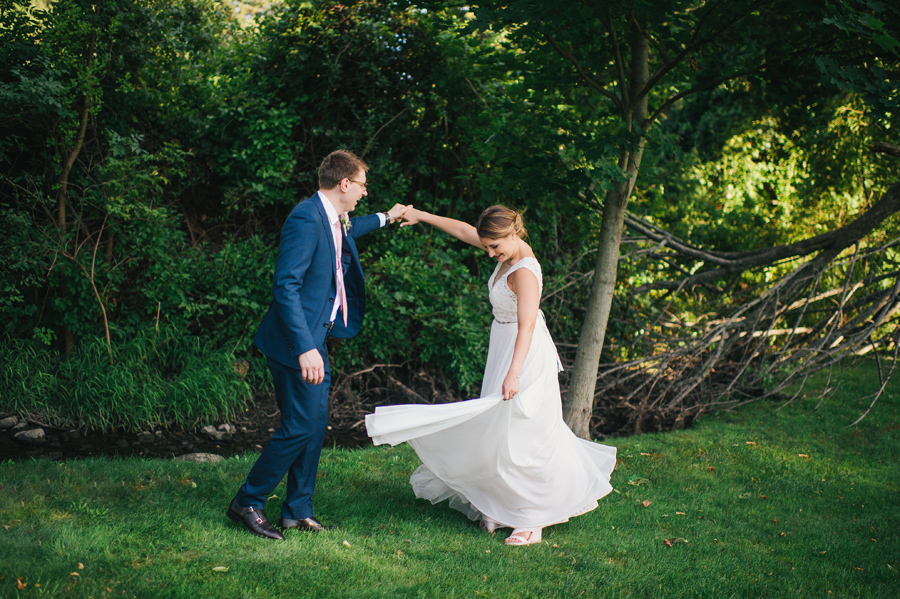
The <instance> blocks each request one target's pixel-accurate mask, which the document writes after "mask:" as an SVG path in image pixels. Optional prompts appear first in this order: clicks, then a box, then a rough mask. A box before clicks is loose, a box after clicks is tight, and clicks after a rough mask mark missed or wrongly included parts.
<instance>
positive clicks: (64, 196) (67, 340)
mask: <svg viewBox="0 0 900 599" xmlns="http://www.w3.org/2000/svg"><path fill="white" fill-rule="evenodd" d="M95 39H96V38H95V36H93V35H92V36H91V42H90V45H89V46H88V53H87V61H88V63H87V64H88V69H90V66H91V63H92V62H93V60H94V43H95ZM90 109H91V98H90V96H89V95H88V94H87V93H86V92H85V94H84V104H83V105H82V107H81V115H80V121H79V125H78V137H77V138H76V139H75V147H73V148H72V150H71V151H70V152H69V155H68V156H67V157H66V163H65V164H64V165H63V170H62V173H61V174H60V176H59V180H58V181H57V183H58V185H59V192H58V194H57V196H56V204H57V214H58V217H57V218H58V225H59V231H60V234H64V232H65V230H66V210H67V209H68V202H69V173H70V172H71V171H72V166H74V165H75V160H77V159H78V154H80V153H81V147H82V146H83V145H84V137H85V134H86V133H87V125H88V116H90ZM59 292H60V295H62V296H65V295H66V294H68V288H67V285H66V282H65V281H63V282H62V284H61V285H60V290H59ZM63 340H64V344H65V345H64V350H65V353H66V355H67V356H68V355H71V353H72V352H73V351H75V335H74V334H73V333H72V330H71V329H70V328H69V327H67V326H65V325H64V326H63Z"/></svg>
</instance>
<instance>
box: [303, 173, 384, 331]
mask: <svg viewBox="0 0 900 599" xmlns="http://www.w3.org/2000/svg"><path fill="white" fill-rule="evenodd" d="M316 193H317V194H318V195H319V201H321V202H322V207H323V208H325V214H326V215H327V216H328V226H329V228H330V229H331V237H332V240H333V241H334V247H335V248H337V246H338V243H339V242H340V241H341V240H340V239H338V235H340V234H341V230H340V228H335V226H334V223H336V222H338V220H340V218H339V217H338V213H337V211H336V210H335V209H334V205H333V204H332V203H331V202H330V201H329V200H328V198H326V197H325V196H324V195H323V194H322V192H321V191H319V192H316ZM378 220H380V221H381V226H382V227H383V226H384V224H385V222H386V221H387V219H386V218H385V217H384V214H382V213H380V212H379V213H378ZM335 257H336V260H337V267H338V268H341V258H340V256H337V255H336V256H335ZM335 296H336V297H335V298H334V306H333V307H332V308H331V321H332V322H334V319H335V317H336V316H337V313H338V310H340V309H341V294H339V293H336V294H335Z"/></svg>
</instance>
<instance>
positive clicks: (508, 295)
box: [488, 256, 544, 323]
mask: <svg viewBox="0 0 900 599" xmlns="http://www.w3.org/2000/svg"><path fill="white" fill-rule="evenodd" d="M503 264H504V263H503V262H498V263H497V268H495V269H494V274H492V275H491V278H490V279H489V280H488V292H489V296H490V299H491V308H493V311H494V318H495V319H496V320H497V322H503V323H506V322H516V315H517V310H516V308H517V305H518V303H517V298H516V294H515V293H513V291H512V289H510V288H509V284H508V283H507V282H506V279H507V277H509V275H510V274H511V273H514V272H515V271H517V270H519V269H520V268H526V269H528V270H530V271H531V272H532V273H534V276H535V277H537V280H538V294H541V293H543V290H544V279H543V277H542V276H541V265H540V263H539V262H538V261H537V259H535V258H532V257H530V256H529V257H527V258H522V259H521V260H519V261H518V262H516V263H515V264H513V265H512V266H511V267H509V270H507V271H506V272H505V273H503V274H502V275H500V276H497V275H498V273H499V272H500V269H501V267H502V266H503Z"/></svg>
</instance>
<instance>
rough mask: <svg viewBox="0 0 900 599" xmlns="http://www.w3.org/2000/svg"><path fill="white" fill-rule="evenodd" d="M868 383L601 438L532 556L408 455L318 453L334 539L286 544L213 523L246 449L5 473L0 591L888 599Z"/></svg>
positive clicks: (894, 483)
mask: <svg viewBox="0 0 900 599" xmlns="http://www.w3.org/2000/svg"><path fill="white" fill-rule="evenodd" d="M876 381H877V378H876V375H875V371H874V368H871V367H869V366H867V365H864V366H863V367H860V368H859V369H857V370H855V371H854V372H852V373H850V375H849V376H848V378H845V379H844V380H843V381H842V382H841V385H840V390H839V392H838V393H837V394H836V395H835V396H833V397H831V398H829V399H828V400H826V401H825V402H824V403H823V404H822V406H821V407H820V408H819V409H818V410H816V409H815V408H816V406H817V404H818V403H819V402H818V399H815V398H812V397H810V398H809V399H805V398H803V399H798V400H797V401H796V402H795V403H793V404H791V405H789V406H786V407H784V408H782V409H780V410H778V411H775V408H776V407H777V406H778V404H772V403H762V402H760V403H757V404H751V405H748V406H745V407H743V408H741V409H740V410H738V411H735V412H729V413H721V414H717V415H713V416H707V417H703V418H701V419H699V420H698V421H697V423H696V425H695V427H694V428H692V429H691V430H686V431H677V432H672V433H664V434H647V435H643V436H639V437H630V438H622V439H615V440H613V441H612V442H611V444H612V445H615V446H616V447H618V449H619V458H620V463H619V465H618V468H617V470H616V472H615V473H614V474H613V479H612V483H613V486H614V487H615V489H616V491H615V492H614V493H611V494H610V495H609V496H607V497H605V498H604V499H602V500H601V501H600V508H599V509H597V510H595V511H593V512H591V513H589V514H587V515H584V516H581V517H579V518H575V519H573V520H572V521H571V522H569V523H567V524H563V525H559V526H555V527H552V528H550V529H547V530H546V531H545V532H544V541H543V543H541V544H539V545H533V546H529V547H518V548H517V547H506V546H504V545H503V538H504V536H505V534H503V533H504V532H506V531H500V532H499V533H498V534H496V535H494V536H491V535H488V534H486V533H483V532H482V531H480V530H479V529H478V527H477V526H476V524H474V523H471V522H469V521H468V520H467V519H465V518H464V517H463V516H462V515H461V514H459V513H457V512H455V511H453V510H451V509H449V508H448V507H446V505H437V506H432V505H431V504H429V503H427V502H424V501H419V500H416V499H415V498H414V496H413V494H412V491H411V489H410V488H409V486H408V484H407V479H408V477H409V474H410V473H411V472H412V471H413V469H414V468H415V467H416V466H417V465H418V460H417V458H416V456H415V454H414V453H413V452H412V451H411V450H410V449H409V448H408V446H406V445H404V446H401V447H396V448H380V447H379V448H368V449H363V450H341V449H333V450H326V451H325V452H324V453H323V458H322V464H321V468H320V478H319V483H318V490H317V493H316V498H315V499H316V512H317V515H318V516H319V517H320V518H321V519H322V520H323V521H325V522H326V523H334V524H337V525H338V526H339V528H338V529H337V530H334V531H330V532H328V533H326V534H319V535H304V534H302V533H298V534H289V535H288V539H287V541H286V542H284V543H276V542H270V541H265V540H262V539H257V538H255V537H252V536H250V535H249V534H248V533H246V532H244V531H242V530H241V529H239V528H238V527H237V526H236V525H234V524H232V523H231V522H230V521H229V520H227V519H226V518H225V508H226V506H227V505H228V502H229V501H230V499H231V497H232V496H233V494H234V492H235V491H236V490H237V487H238V486H239V485H240V484H241V482H242V480H243V477H244V475H245V474H246V472H247V471H248V469H249V468H250V466H251V465H252V463H253V460H254V458H255V455H247V456H244V457H240V458H233V459H228V460H226V461H225V462H223V463H219V464H194V463H183V462H174V461H160V460H143V459H115V460H110V459H88V460H79V461H70V462H49V461H41V460H37V461H26V462H18V463H13V462H6V463H3V464H0V526H2V528H0V597H83V598H90V597H93V598H97V599H99V598H101V597H132V598H144V597H185V598H188V597H190V598H194V597H213V598H216V599H219V598H222V599H230V598H251V597H252V598H260V599H261V598H276V597H277V598H280V597H285V598H290V599H300V598H304V597H353V598H367V597H427V598H444V597H535V598H537V597H541V598H546V597H589V598H597V597H615V598H628V597H652V598H656V597H708V598H723V597H741V598H743V597H785V598H806V597H827V598H832V597H834V598H837V597H884V598H891V599H895V598H897V597H900V514H898V507H900V498H898V490H900V384H894V385H892V389H889V391H888V394H887V396H885V397H883V398H882V399H881V400H880V402H879V403H878V404H877V405H876V407H875V409H874V410H873V411H872V413H871V414H870V415H869V417H868V418H867V419H865V420H863V422H861V423H860V424H858V425H856V426H854V427H849V428H848V427H847V424H848V423H849V422H851V421H852V420H854V419H855V418H856V416H858V415H859V413H861V411H862V410H863V409H864V408H865V406H866V405H867V404H868V401H867V400H865V399H864V395H865V394H866V393H868V392H870V391H871V390H874V388H875V387H876ZM818 384H820V385H824V384H825V382H824V379H820V381H819V382H818ZM282 490H283V487H279V489H278V490H277V491H276V495H277V494H278V493H279V492H281V491H282ZM279 504H280V500H279V499H278V498H277V497H276V498H272V499H271V500H270V502H269V507H268V513H269V515H270V517H272V518H273V519H277V517H278V513H279Z"/></svg>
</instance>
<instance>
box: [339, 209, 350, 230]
mask: <svg viewBox="0 0 900 599" xmlns="http://www.w3.org/2000/svg"><path fill="white" fill-rule="evenodd" d="M341 227H343V228H344V235H347V234H348V233H349V232H350V217H349V216H347V213H346V212H344V213H343V214H341Z"/></svg>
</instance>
